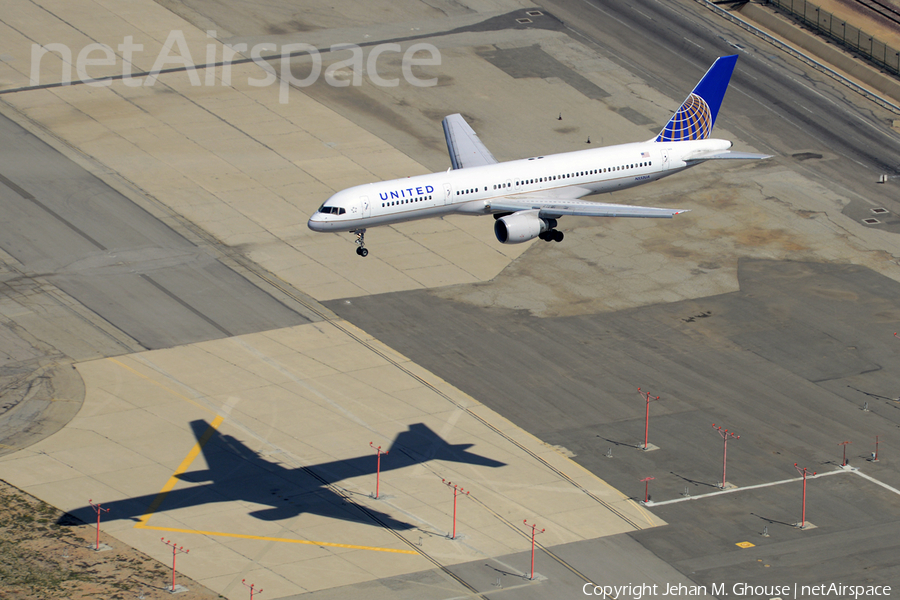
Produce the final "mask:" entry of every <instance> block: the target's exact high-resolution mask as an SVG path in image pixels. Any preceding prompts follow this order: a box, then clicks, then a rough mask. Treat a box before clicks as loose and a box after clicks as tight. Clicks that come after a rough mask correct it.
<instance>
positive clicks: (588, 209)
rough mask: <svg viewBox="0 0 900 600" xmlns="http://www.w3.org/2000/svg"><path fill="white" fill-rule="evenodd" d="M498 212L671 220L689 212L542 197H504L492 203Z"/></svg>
mask: <svg viewBox="0 0 900 600" xmlns="http://www.w3.org/2000/svg"><path fill="white" fill-rule="evenodd" d="M490 209H491V210H492V211H494V212H511V213H514V212H519V211H520V210H538V211H540V215H539V216H540V217H541V218H544V219H558V218H559V217H564V216H570V217H645V218H663V219H671V218H672V217H674V216H675V215H677V214H680V213H683V212H688V211H687V210H684V209H680V208H652V207H649V206H628V205H627V204H605V203H602V202H588V201H585V200H559V199H551V198H548V199H545V200H543V199H539V198H516V199H512V198H502V199H500V200H498V201H496V202H491V204H490Z"/></svg>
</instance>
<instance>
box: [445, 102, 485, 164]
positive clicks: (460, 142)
mask: <svg viewBox="0 0 900 600" xmlns="http://www.w3.org/2000/svg"><path fill="white" fill-rule="evenodd" d="M441 124H442V125H443V126H444V137H445V138H446V139H447V150H448V151H449V152H450V162H451V163H452V164H453V168H454V169H464V168H466V167H481V166H484V165H492V164H494V163H496V162H497V159H496V158H494V155H493V154H491V151H490V150H488V149H487V148H486V147H485V145H484V144H483V143H481V140H480V139H478V134H477V133H475V130H474V129H472V128H471V127H469V124H468V123H466V120H465V119H463V118H462V115H461V114H459V113H457V114H455V115H450V116H448V117H445V118H444V121H443V122H442V123H441Z"/></svg>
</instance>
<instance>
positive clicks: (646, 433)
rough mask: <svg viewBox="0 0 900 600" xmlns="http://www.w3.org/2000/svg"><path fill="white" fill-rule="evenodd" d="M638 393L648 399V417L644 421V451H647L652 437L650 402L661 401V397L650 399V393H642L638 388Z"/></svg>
mask: <svg viewBox="0 0 900 600" xmlns="http://www.w3.org/2000/svg"><path fill="white" fill-rule="evenodd" d="M638 393H639V394H640V395H641V398H643V397H644V396H645V395H646V397H647V416H646V418H645V419H644V450H646V449H647V446H648V445H649V444H648V439H649V437H650V400H659V396H657V397H656V398H651V397H650V392H641V388H638Z"/></svg>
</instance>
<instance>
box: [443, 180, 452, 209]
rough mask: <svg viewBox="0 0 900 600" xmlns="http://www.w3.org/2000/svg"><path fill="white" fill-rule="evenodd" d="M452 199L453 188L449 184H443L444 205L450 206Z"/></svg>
mask: <svg viewBox="0 0 900 600" xmlns="http://www.w3.org/2000/svg"><path fill="white" fill-rule="evenodd" d="M452 198H453V186H451V185H450V184H449V183H445V184H444V204H450V203H451V201H452Z"/></svg>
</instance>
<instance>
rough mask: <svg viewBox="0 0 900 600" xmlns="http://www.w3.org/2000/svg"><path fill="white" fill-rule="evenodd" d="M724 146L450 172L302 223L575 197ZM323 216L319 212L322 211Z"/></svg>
mask: <svg viewBox="0 0 900 600" xmlns="http://www.w3.org/2000/svg"><path fill="white" fill-rule="evenodd" d="M730 147H731V142H729V141H727V140H716V139H705V140H694V141H685V142H652V141H651V142H637V143H631V144H621V145H618V146H607V147H605V148H595V149H591V150H579V151H576V152H567V153H564V154H553V155H550V156H537V157H533V158H526V159H522V160H514V161H509V162H502V163H496V164H491V165H485V166H480V167H469V168H465V169H456V170H449V171H446V172H442V173H432V174H430V175H418V176H415V177H407V178H404V179H393V180H391V181H383V182H380V183H368V184H365V185H358V186H355V187H351V188H347V189H346V190H343V191H340V192H338V193H336V194H334V195H333V196H331V197H330V198H329V199H328V200H327V201H326V202H325V203H324V204H323V205H322V207H321V208H320V209H319V211H318V212H316V213H315V214H314V215H313V216H312V218H310V220H309V227H310V229H312V230H314V231H335V232H338V231H354V230H361V229H366V228H368V227H376V226H379V225H390V224H393V223H402V222H404V221H414V220H417V219H425V218H429V217H438V216H442V215H447V214H452V213H456V214H468V215H485V214H491V213H495V212H500V211H498V210H493V209H492V208H491V203H492V201H499V200H500V199H502V198H522V199H525V198H528V197H532V196H533V197H535V198H541V197H547V196H548V195H551V194H552V197H553V198H566V199H575V198H581V197H582V196H586V195H588V194H596V193H603V192H613V191H616V190H622V189H625V188H630V187H634V186H636V185H641V184H644V183H649V182H651V181H656V180H658V179H662V178H663V177H666V176H668V175H672V174H674V173H677V172H679V171H682V170H684V169H686V168H688V167H689V166H693V165H694V164H697V162H696V161H692V162H685V159H687V160H690V157H691V156H694V155H698V154H700V153H702V152H706V151H717V150H727V149H728V148H730ZM323 210H325V212H322V211H323Z"/></svg>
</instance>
